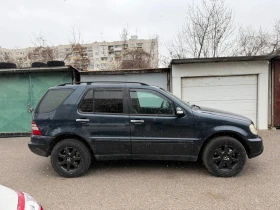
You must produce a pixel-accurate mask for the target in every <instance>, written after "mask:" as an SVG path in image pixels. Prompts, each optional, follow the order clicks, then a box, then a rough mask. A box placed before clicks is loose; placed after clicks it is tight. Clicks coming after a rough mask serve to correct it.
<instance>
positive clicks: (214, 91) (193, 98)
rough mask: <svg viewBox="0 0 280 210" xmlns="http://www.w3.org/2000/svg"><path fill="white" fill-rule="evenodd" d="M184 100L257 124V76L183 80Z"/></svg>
mask: <svg viewBox="0 0 280 210" xmlns="http://www.w3.org/2000/svg"><path fill="white" fill-rule="evenodd" d="M182 99H183V100H184V101H188V102H190V103H191V104H197V105H199V106H205V107H210V108H215V109H221V110H225V111H230V112H233V113H237V114H240V115H243V116H246V117H248V118H250V119H251V120H253V122H254V123H256V119H257V75H246V76H228V77H195V78H182Z"/></svg>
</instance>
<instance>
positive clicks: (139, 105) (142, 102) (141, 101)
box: [130, 90, 174, 115]
mask: <svg viewBox="0 0 280 210" xmlns="http://www.w3.org/2000/svg"><path fill="white" fill-rule="evenodd" d="M130 98H131V104H132V114H141V115H174V106H173V103H172V102H171V101H169V100H168V99H166V98H164V97H163V96H160V95H159V94H157V93H154V92H150V91H144V90H130Z"/></svg>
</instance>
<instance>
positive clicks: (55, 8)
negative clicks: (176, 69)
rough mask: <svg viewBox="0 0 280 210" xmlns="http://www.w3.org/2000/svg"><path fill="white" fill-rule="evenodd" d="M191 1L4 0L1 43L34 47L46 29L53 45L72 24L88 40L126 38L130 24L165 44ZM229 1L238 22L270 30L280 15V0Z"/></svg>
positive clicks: (64, 41)
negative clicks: (33, 41)
mask: <svg viewBox="0 0 280 210" xmlns="http://www.w3.org/2000/svg"><path fill="white" fill-rule="evenodd" d="M191 2H193V1H192V0H101V1H96V0H80V1H79V0H45V1H42V0H0V3H1V6H0V26H1V30H0V46H1V47H4V48H14V47H20V48H23V47H29V46H32V41H31V40H32V39H34V36H36V34H37V35H38V34H42V35H43V36H44V37H45V38H46V39H47V40H48V43H49V44H50V45H59V44H67V43H68V40H69V38H68V34H69V31H70V29H71V27H75V28H77V29H78V30H79V31H80V33H81V36H82V40H83V42H84V43H91V42H95V41H98V42H99V41H104V40H105V41H116V40H120V31H121V29H122V28H123V27H127V26H128V29H129V31H130V33H131V35H134V34H137V35H138V37H139V38H144V39H148V38H150V37H152V36H153V35H154V34H158V35H159V38H160V41H161V43H163V41H167V40H169V39H172V37H173V36H174V34H175V33H176V31H178V29H179V28H180V26H181V24H182V23H183V21H184V18H185V16H186V11H187V6H188V4H190V3H191ZM194 2H201V1H200V0H195V1H194ZM226 4H227V5H228V6H229V7H230V8H232V10H233V11H234V16H235V24H236V25H242V24H243V25H252V26H254V27H259V26H260V25H261V26H262V27H263V28H267V29H269V28H271V25H272V22H273V20H274V19H276V18H280V0H226ZM102 37H103V40H102ZM162 50H163V49H160V51H162Z"/></svg>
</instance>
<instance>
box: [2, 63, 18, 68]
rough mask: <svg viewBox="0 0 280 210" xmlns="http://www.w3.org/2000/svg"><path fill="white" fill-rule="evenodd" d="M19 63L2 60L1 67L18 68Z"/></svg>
mask: <svg viewBox="0 0 280 210" xmlns="http://www.w3.org/2000/svg"><path fill="white" fill-rule="evenodd" d="M16 68H17V65H16V64H14V63H8V62H0V69H16Z"/></svg>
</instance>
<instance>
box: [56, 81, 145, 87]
mask: <svg viewBox="0 0 280 210" xmlns="http://www.w3.org/2000/svg"><path fill="white" fill-rule="evenodd" d="M94 83H114V84H121V83H124V84H126V83H129V84H140V85H146V86H148V84H146V83H143V82H121V81H93V82H69V83H63V84H59V85H58V86H65V85H80V84H86V85H91V84H94Z"/></svg>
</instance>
